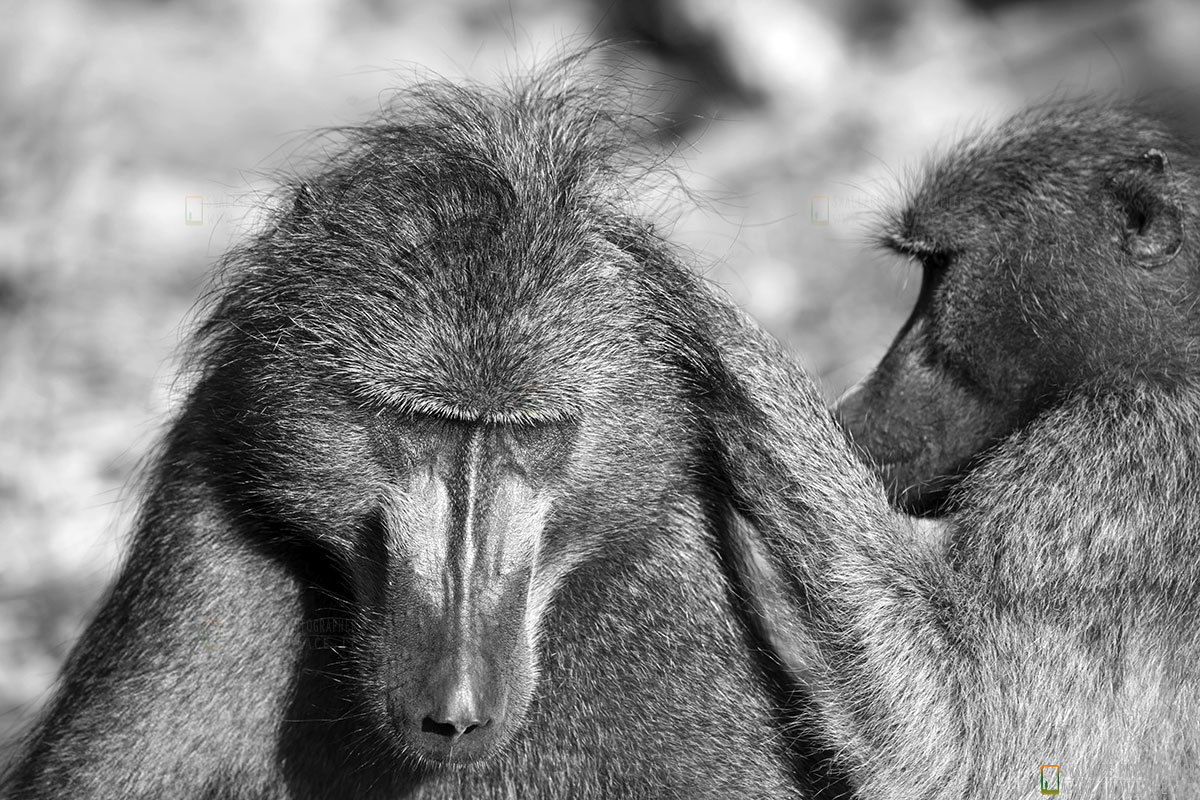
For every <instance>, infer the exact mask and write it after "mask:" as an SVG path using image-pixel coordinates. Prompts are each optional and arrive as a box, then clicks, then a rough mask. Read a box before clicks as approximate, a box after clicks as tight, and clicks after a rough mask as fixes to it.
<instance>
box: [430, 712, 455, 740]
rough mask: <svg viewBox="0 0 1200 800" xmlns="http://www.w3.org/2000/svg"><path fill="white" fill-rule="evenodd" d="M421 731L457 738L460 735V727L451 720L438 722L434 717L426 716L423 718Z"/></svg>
mask: <svg viewBox="0 0 1200 800" xmlns="http://www.w3.org/2000/svg"><path fill="white" fill-rule="evenodd" d="M421 733H436V734H437V735H438V736H445V737H446V738H447V739H455V738H457V737H458V728H456V727H454V726H453V725H451V724H450V723H449V722H436V721H434V719H433V718H432V717H426V718H425V719H423V720H421Z"/></svg>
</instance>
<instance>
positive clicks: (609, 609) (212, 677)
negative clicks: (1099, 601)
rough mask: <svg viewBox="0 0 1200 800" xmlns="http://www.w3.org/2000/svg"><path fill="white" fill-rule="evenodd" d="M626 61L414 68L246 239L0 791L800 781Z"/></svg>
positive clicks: (683, 278) (586, 787)
mask: <svg viewBox="0 0 1200 800" xmlns="http://www.w3.org/2000/svg"><path fill="white" fill-rule="evenodd" d="M573 76H574V77H573ZM604 83H605V81H604V80H602V79H599V78H592V79H587V78H580V77H578V75H576V72H575V71H574V68H571V67H563V68H561V69H559V70H551V71H550V72H548V73H546V74H545V75H543V76H542V77H540V78H534V79H532V80H530V81H529V82H528V83H524V84H522V85H521V86H520V87H518V88H516V89H514V90H512V91H510V92H504V93H496V92H489V91H486V90H481V89H464V88H454V87H450V86H432V87H425V88H423V89H419V90H415V91H413V92H411V93H410V94H408V95H406V97H407V98H408V99H407V100H404V101H401V102H399V103H398V104H397V106H396V108H395V109H393V110H392V111H391V112H389V114H388V115H387V117H386V118H385V119H384V120H383V121H380V122H379V123H378V124H374V125H371V126H368V127H365V128H363V129H361V130H358V131H354V132H349V133H348V134H347V136H348V139H349V141H348V143H347V145H346V147H345V149H344V152H342V153H341V154H340V155H335V156H332V157H331V158H330V159H329V161H328V163H326V164H325V165H324V166H323V167H322V168H321V169H319V170H317V171H316V172H315V174H311V175H309V176H308V177H307V178H304V179H301V180H298V181H297V182H296V183H295V184H294V185H293V187H292V189H291V190H290V194H289V195H288V198H287V202H286V203H284V204H283V207H282V209H281V210H280V211H279V212H278V214H277V216H276V218H275V219H274V220H273V222H272V223H271V224H270V225H269V226H268V228H267V230H266V231H265V232H264V233H262V234H261V235H260V236H258V237H257V238H255V239H253V240H252V241H251V242H249V243H248V244H247V245H245V246H244V247H242V248H241V249H238V250H237V251H236V252H234V253H233V254H232V255H231V256H229V257H228V258H227V263H226V264H225V267H224V269H223V271H222V275H223V277H221V278H220V280H219V282H218V288H216V290H215V291H214V293H213V299H212V301H211V308H210V309H209V311H208V312H207V315H206V317H205V321H204V322H203V323H202V325H201V327H200V329H199V332H198V335H197V338H196V342H195V345H194V348H193V350H194V355H193V359H194V363H195V376H194V379H193V380H194V383H193V386H192V388H191V390H190V393H189V395H188V398H187V400H186V403H185V405H184V406H183V408H182V410H181V412H180V413H179V415H178V417H177V418H176V419H175V421H174V422H173V424H172V426H171V427H170V430H169V432H168V434H167V436H166V439H165V443H164V444H163V446H162V449H161V454H160V455H159V456H158V458H157V461H156V463H155V466H154V468H153V470H152V472H151V475H150V477H149V481H148V487H147V490H146V493H145V497H144V501H143V503H144V504H143V507H142V509H141V514H140V519H139V523H138V528H137V531H136V535H135V537H134V540H133V542H132V545H131V551H130V554H129V556H128V559H127V563H126V564H125V566H124V568H123V570H122V572H121V574H120V576H119V578H118V580H117V581H116V583H115V585H114V586H113V588H112V589H111V591H110V593H109V595H108V596H107V599H106V600H105V601H104V603H103V605H102V606H101V608H100V609H99V611H98V613H97V615H96V617H95V619H94V620H93V621H92V623H91V624H90V626H89V627H88V629H87V631H86V633H85V634H84V636H83V638H82V640H81V641H80V642H79V643H78V645H77V646H76V647H75V649H74V651H73V653H72V655H71V656H70V658H69V661H68V663H67V665H66V666H65V668H64V672H63V674H62V676H61V681H60V686H59V688H58V690H57V694H56V696H55V697H54V698H53V699H52V701H51V703H50V705H49V707H48V709H47V711H46V713H45V715H44V717H43V719H42V720H41V721H40V723H39V724H38V725H37V726H36V728H35V730H34V731H33V733H32V734H31V736H30V738H29V741H28V742H27V744H26V746H25V748H24V750H23V752H22V754H21V755H20V756H19V758H18V759H17V760H16V761H15V763H14V764H13V766H12V767H11V769H10V771H9V773H8V776H7V780H6V788H5V789H4V790H0V795H3V796H4V797H6V798H40V797H72V798H89V797H96V798H99V797H114V798H130V797H153V798H161V797H178V798H183V797H220V798H238V797H271V798H283V797H290V798H307V797H312V798H336V797H354V798H371V797H381V798H383V797H387V798H396V797H423V798H453V797H520V798H535V797H655V798H658V797H679V798H684V797H687V798H698V797H712V798H728V797H762V798H795V797H800V796H804V794H805V786H806V785H807V784H808V783H810V782H813V781H814V780H815V779H814V778H813V777H812V776H811V775H810V774H809V772H808V771H807V769H806V767H805V763H806V762H805V757H806V750H805V748H804V747H803V746H801V745H802V740H803V737H802V736H801V735H794V734H793V732H790V731H787V730H785V729H784V728H783V727H781V726H780V725H779V724H778V722H779V716H780V714H781V712H782V710H783V709H785V708H786V703H785V700H786V698H782V697H781V696H780V694H779V693H778V692H777V691H776V685H775V683H774V679H773V678H772V670H771V663H770V661H769V659H768V658H767V656H765V655H763V654H762V652H761V648H760V646H759V642H758V640H757V638H756V635H755V631H754V628H753V626H752V624H751V623H752V622H753V620H751V619H749V618H748V617H747V615H746V613H744V609H743V605H744V604H743V602H742V600H741V598H740V594H739V590H738V586H737V576H736V575H734V574H733V572H732V571H731V570H730V569H729V564H728V555H727V553H726V550H727V549H728V547H727V546H726V544H725V539H724V537H725V533H724V532H725V531H726V530H727V529H728V528H729V527H730V525H731V524H732V523H731V520H732V515H731V511H730V498H729V495H728V491H727V488H726V486H725V483H724V481H723V480H722V479H721V478H720V475H721V469H720V468H719V465H717V464H716V463H715V462H714V461H713V455H714V451H713V450H712V448H711V446H710V445H711V440H710V438H709V436H708V426H707V424H704V423H702V421H700V420H697V419H696V418H695V417H694V415H693V412H694V409H695V406H694V404H692V403H691V402H690V401H689V400H688V399H687V396H690V393H691V392H692V389H691V387H692V386H694V385H697V384H700V383H703V382H704V380H705V378H704V376H699V375H686V374H684V373H682V372H681V371H680V370H682V369H685V368H688V367H689V366H690V365H691V364H692V363H693V362H691V361H689V360H688V359H686V358H683V357H680V356H679V355H678V352H679V349H680V348H681V347H683V346H685V345H684V344H683V343H680V342H679V341H677V334H678V332H679V331H690V330H693V329H696V330H700V329H702V327H703V325H702V323H703V320H702V319H700V318H699V316H698V315H700V314H701V313H703V312H702V308H703V304H704V303H710V302H711V303H713V304H714V307H716V308H720V307H721V305H720V303H719V302H718V301H716V300H713V299H712V296H711V294H710V293H709V290H708V289H707V288H706V287H704V286H703V285H702V283H701V281H700V280H699V279H698V278H697V277H695V276H693V275H692V274H691V273H690V272H689V271H688V270H686V269H685V268H684V267H683V266H682V265H681V264H680V262H679V261H678V260H677V258H676V256H675V255H673V254H672V251H671V249H670V248H669V247H668V246H667V245H666V244H665V243H664V242H663V241H661V240H660V239H659V238H658V237H657V235H656V234H654V233H653V232H652V230H651V228H650V227H649V226H648V225H647V224H646V223H645V222H643V221H642V220H641V219H640V218H639V216H638V215H637V214H635V213H633V212H632V211H631V210H630V209H631V208H632V201H631V198H632V189H631V188H630V186H631V184H629V183H628V180H627V179H628V174H627V172H626V169H625V165H624V162H625V160H626V157H625V156H623V155H622V153H623V152H624V150H623V147H624V144H625V142H626V140H627V139H628V138H629V137H630V136H631V135H632V134H631V133H630V131H629V129H628V126H627V125H626V123H625V122H623V121H622V120H623V119H624V117H623V115H622V114H620V113H617V112H612V113H610V112H608V111H606V110H605V109H607V108H609V107H610V106H609V105H608V104H607V103H608V101H607V100H605V97H604V96H603V92H601V90H600V89H598V88H596V87H597V86H598V85H603V84H604ZM704 298H707V299H704ZM667 315H674V316H673V317H668V316H667ZM747 331H749V329H747ZM752 335H756V336H757V335H761V334H758V333H753V334H752ZM814 774H815V773H814ZM818 788H819V787H818Z"/></svg>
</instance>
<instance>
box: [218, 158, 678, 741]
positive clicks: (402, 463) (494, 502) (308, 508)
mask: <svg viewBox="0 0 1200 800" xmlns="http://www.w3.org/2000/svg"><path fill="white" fill-rule="evenodd" d="M419 141H423V140H419ZM418 143H419V142H418ZM399 152H401V153H402V154H404V155H405V157H406V158H413V159H416V158H417V156H418V155H419V149H418V148H417V146H416V145H414V146H413V147H411V148H409V149H407V150H406V149H403V148H400V150H399ZM417 163H418V165H419V166H421V168H422V169H423V170H424V172H423V173H422V174H421V175H420V176H418V177H419V178H420V180H416V179H414V178H413V176H412V175H410V174H409V173H408V171H407V170H408V167H409V165H408V164H407V162H401V164H400V166H401V167H403V168H404V169H401V170H400V172H399V174H397V175H390V174H385V175H381V176H377V179H376V180H374V181H366V180H362V179H361V177H360V176H361V174H362V171H361V170H360V171H359V172H358V173H355V172H354V171H353V170H351V171H350V174H351V175H352V176H353V181H351V182H350V183H349V184H347V185H344V186H343V185H342V184H340V183H339V184H337V185H336V186H335V187H333V188H332V189H331V188H329V187H322V186H319V185H318V186H315V187H305V188H303V189H302V190H301V194H300V195H299V196H298V197H297V201H296V209H295V210H294V211H293V213H292V215H291V217H289V218H287V219H286V220H285V221H284V222H283V223H282V224H281V225H280V226H279V230H278V232H277V234H276V236H275V237H274V238H273V240H272V241H271V242H270V245H271V247H270V249H269V252H268V254H267V256H266V257H265V258H267V259H270V260H271V261H272V263H271V264H270V266H269V268H268V267H263V268H260V269H259V270H258V271H257V273H255V274H253V276H252V278H253V283H252V284H249V285H248V287H247V288H246V289H245V290H239V289H238V288H237V287H234V289H233V290H231V291H229V292H227V293H226V295H227V298H228V299H227V300H226V301H225V303H226V306H225V307H223V308H221V309H218V313H217V315H216V318H217V320H218V323H220V321H221V319H222V316H224V317H226V318H229V319H231V320H233V321H234V322H233V324H223V325H222V327H221V328H220V336H222V337H225V338H226V339H227V341H224V342H222V341H220V340H218V342H217V347H216V350H217V353H218V356H217V358H218V359H220V361H221V362H223V363H226V364H229V365H231V366H229V367H227V369H231V370H233V371H234V374H233V375H231V376H230V377H229V378H228V379H227V383H228V385H229V388H226V389H223V390H221V391H222V394H223V395H224V396H226V397H230V398H231V402H230V403H229V406H230V407H231V408H232V409H234V412H233V415H232V416H231V417H229V418H227V419H224V420H223V421H222V422H221V423H220V427H221V428H222V429H223V430H225V431H227V432H228V433H227V434H225V436H226V439H227V440H228V444H227V452H226V454H225V457H224V458H223V459H222V463H233V464H236V465H238V469H239V471H240V474H241V475H242V476H244V477H243V478H241V479H239V480H240V482H241V483H242V484H245V486H247V487H248V488H247V489H245V490H243V489H239V490H238V491H240V492H241V491H249V492H250V493H251V494H252V495H253V497H254V498H255V499H254V500H253V502H254V504H255V505H256V506H257V507H259V508H262V509H264V510H265V512H266V514H267V517H268V519H270V520H286V521H287V524H288V527H289V528H290V529H291V530H295V531H298V533H299V535H300V536H303V537H305V538H306V539H308V540H309V541H311V542H316V543H317V544H318V545H319V546H320V548H321V550H322V551H323V552H325V553H327V554H329V555H330V557H331V559H332V563H333V564H335V565H336V567H335V569H334V573H335V574H337V575H341V576H344V577H345V579H346V580H345V583H346V584H347V585H348V588H347V589H346V590H345V591H346V592H347V593H348V594H349V595H350V596H349V597H348V600H349V601H350V602H349V604H348V605H349V608H350V609H351V614H350V616H351V617H352V620H353V628H352V635H351V637H350V639H351V641H350V642H349V644H348V648H347V652H346V653H345V654H344V655H345V659H346V665H345V666H346V668H347V669H348V670H349V672H350V673H351V674H350V675H349V676H348V678H349V679H348V680H347V681H346V683H345V686H346V689H347V691H348V692H354V693H356V694H357V695H358V697H359V698H360V700H361V701H362V704H363V705H364V706H365V707H366V711H367V714H368V716H369V718H370V719H372V720H373V721H374V722H375V723H376V727H378V728H379V729H380V730H382V731H383V733H384V734H385V736H386V737H388V738H389V740H390V741H392V742H393V743H394V744H395V745H396V749H397V750H398V751H399V752H400V753H401V754H403V755H405V756H411V757H414V758H416V759H419V760H425V761H432V762H449V763H462V762H469V761H472V760H477V759H479V758H482V757H485V756H487V755H489V754H491V753H493V752H495V751H496V750H497V749H498V748H499V747H500V746H501V745H502V744H503V743H504V741H505V740H506V739H507V738H508V737H510V736H511V735H512V734H513V732H514V731H516V730H517V729H518V728H519V727H520V725H521V724H522V722H523V720H524V718H525V716H526V712H527V709H528V707H529V704H530V701H531V698H532V696H533V694H534V691H535V688H536V687H535V682H536V675H537V671H538V655H537V654H538V645H539V639H540V638H541V637H542V635H543V632H542V624H541V623H542V620H543V618H544V616H545V612H546V610H547V608H548V606H549V605H550V604H551V603H552V602H553V598H554V595H555V592H556V590H557V588H558V587H559V586H560V585H561V584H562V582H563V580H564V579H565V577H566V575H567V574H568V573H569V572H570V570H571V569H572V568H573V567H574V565H576V564H577V563H579V561H580V560H581V559H582V558H584V557H585V556H586V554H587V553H588V552H591V549H589V548H595V547H596V546H597V545H596V543H595V542H587V541H581V540H580V539H581V537H579V536H577V535H575V534H576V532H575V531H572V530H571V526H570V524H568V523H565V522H564V521H563V520H562V518H561V517H562V512H563V511H564V509H569V510H571V511H573V512H574V513H575V514H576V517H575V518H576V519H578V518H579V516H578V515H579V513H581V512H580V511H579V508H580V500H579V498H580V497H583V496H586V497H594V496H596V494H597V492H598V491H603V490H598V489H597V484H601V483H603V484H605V485H607V486H608V487H609V488H610V489H611V491H612V492H613V493H614V494H612V495H611V496H621V494H620V493H621V492H622V491H627V490H625V489H622V488H621V487H623V486H627V485H629V484H630V482H633V481H637V480H639V479H641V478H642V475H639V474H638V473H637V472H636V471H635V470H634V469H633V468H632V467H628V468H627V467H621V466H615V464H616V463H617V461H619V460H620V459H621V458H629V459H633V461H634V462H635V463H641V464H645V463H646V462H647V461H649V457H648V456H640V455H638V446H637V443H636V441H635V440H636V435H635V434H632V433H630V431H631V430H632V429H634V428H638V427H639V426H640V427H641V428H644V427H645V425H644V424H641V423H637V422H636V420H635V419H634V417H636V416H637V415H638V414H639V413H641V412H639V411H637V410H636V409H637V408H639V407H640V404H639V401H638V399H637V398H639V397H643V398H644V397H646V396H647V395H649V394H653V393H654V391H655V388H654V387H656V386H658V385H660V384H656V383H655V381H654V378H653V377H652V373H653V372H654V366H653V364H646V363H643V362H641V361H639V359H640V358H641V357H640V356H639V353H640V352H641V350H642V349H643V345H642V343H641V341H640V336H641V333H640V332H639V323H638V321H637V320H635V319H632V318H631V317H630V314H631V313H632V312H630V311H629V309H630V308H634V307H635V304H633V303H631V302H630V300H629V298H628V297H627V296H626V293H627V290H626V289H624V288H623V284H622V282H621V280H619V277H618V276H619V275H620V273H621V264H623V263H624V259H625V258H626V257H625V256H624V254H623V253H622V252H621V251H620V250H619V249H617V248H615V247H613V246H612V245H610V244H609V243H608V241H607V240H606V239H604V238H603V237H600V236H596V235H594V234H592V233H591V232H590V231H588V230H579V229H573V228H570V227H568V226H566V225H563V224H559V225H558V226H557V227H552V226H550V225H548V224H547V223H546V221H547V220H551V219H554V218H555V215H556V214H558V215H559V216H561V214H562V211H561V209H559V208H557V207H549V208H548V207H543V206H539V205H538V204H537V200H538V198H536V197H526V198H524V199H523V200H522V201H521V202H518V200H517V198H516V190H515V189H514V188H513V187H512V186H511V185H509V184H508V183H506V181H505V180H504V179H503V178H500V177H497V176H496V175H494V174H492V173H489V172H488V171H486V170H484V169H481V168H478V167H477V166H475V165H474V164H472V165H470V168H469V169H467V168H466V167H464V168H462V169H458V168H457V167H455V165H454V164H453V163H450V164H447V162H446V158H445V156H444V154H443V153H440V152H438V153H433V154H432V155H430V156H429V158H428V163H426V162H423V161H419V160H418V161H417ZM437 170H441V171H443V172H446V171H449V172H451V173H452V175H448V176H443V177H444V178H445V183H443V184H437V183H436V182H433V181H432V180H431V179H430V178H429V177H428V176H429V175H430V174H435V173H436V172H437ZM493 172H494V171H493ZM335 177H336V176H335ZM451 177H453V179H454V181H451V180H450V178H451ZM460 184H463V185H462V186H460ZM335 190H336V191H335ZM468 190H469V191H468ZM327 195H328V196H327ZM397 195H399V196H397ZM435 195H436V196H435ZM544 202H555V203H558V202H561V200H560V198H558V197H557V196H554V197H552V198H551V199H550V200H549V201H544ZM398 209H399V210H398ZM256 255H257V254H256ZM643 382H649V385H650V387H651V389H649V390H642V391H639V390H638V386H640V385H642V384H643ZM230 451H231V452H230ZM614 454H616V455H614ZM613 487H616V488H613Z"/></svg>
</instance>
